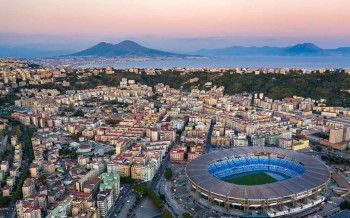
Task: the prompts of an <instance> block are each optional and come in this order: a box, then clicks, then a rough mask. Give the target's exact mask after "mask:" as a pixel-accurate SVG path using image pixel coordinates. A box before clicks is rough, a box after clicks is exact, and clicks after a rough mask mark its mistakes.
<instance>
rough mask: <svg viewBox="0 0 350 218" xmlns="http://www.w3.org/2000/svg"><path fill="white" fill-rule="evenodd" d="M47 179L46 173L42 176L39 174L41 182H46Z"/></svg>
mask: <svg viewBox="0 0 350 218" xmlns="http://www.w3.org/2000/svg"><path fill="white" fill-rule="evenodd" d="M46 179H47V176H46V175H40V176H39V180H40V182H42V183H44V182H45V181H46Z"/></svg>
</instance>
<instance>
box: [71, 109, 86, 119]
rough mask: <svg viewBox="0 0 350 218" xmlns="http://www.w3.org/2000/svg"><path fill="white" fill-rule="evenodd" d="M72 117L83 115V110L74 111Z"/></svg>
mask: <svg viewBox="0 0 350 218" xmlns="http://www.w3.org/2000/svg"><path fill="white" fill-rule="evenodd" d="M72 116H74V117H84V112H83V111H82V110H81V109H78V110H76V111H75V112H74V114H73V115H72Z"/></svg>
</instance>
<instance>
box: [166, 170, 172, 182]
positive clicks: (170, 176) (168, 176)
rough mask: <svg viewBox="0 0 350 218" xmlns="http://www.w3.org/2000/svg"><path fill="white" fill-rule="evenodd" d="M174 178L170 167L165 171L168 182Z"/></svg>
mask: <svg viewBox="0 0 350 218" xmlns="http://www.w3.org/2000/svg"><path fill="white" fill-rule="evenodd" d="M172 177H173V171H172V170H171V168H170V167H167V168H166V169H165V178H166V179H167V180H170V179H171V178H172Z"/></svg>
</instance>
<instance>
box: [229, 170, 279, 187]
mask: <svg viewBox="0 0 350 218" xmlns="http://www.w3.org/2000/svg"><path fill="white" fill-rule="evenodd" d="M276 181H278V180H277V179H275V178H273V177H271V176H269V175H267V174H266V173H263V172H259V173H253V174H249V175H246V176H241V177H237V178H234V179H229V180H226V182H229V183H233V184H237V185H263V184H267V183H273V182H276Z"/></svg>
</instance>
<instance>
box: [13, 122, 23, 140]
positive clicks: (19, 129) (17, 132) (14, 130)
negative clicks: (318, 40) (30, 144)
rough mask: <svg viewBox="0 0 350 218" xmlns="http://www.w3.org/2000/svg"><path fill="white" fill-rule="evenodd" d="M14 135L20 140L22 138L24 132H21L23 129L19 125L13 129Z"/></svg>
mask: <svg viewBox="0 0 350 218" xmlns="http://www.w3.org/2000/svg"><path fill="white" fill-rule="evenodd" d="M12 135H13V136H17V138H18V139H20V138H21V136H22V131H21V127H20V126H19V125H16V126H14V127H13V129H12Z"/></svg>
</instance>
